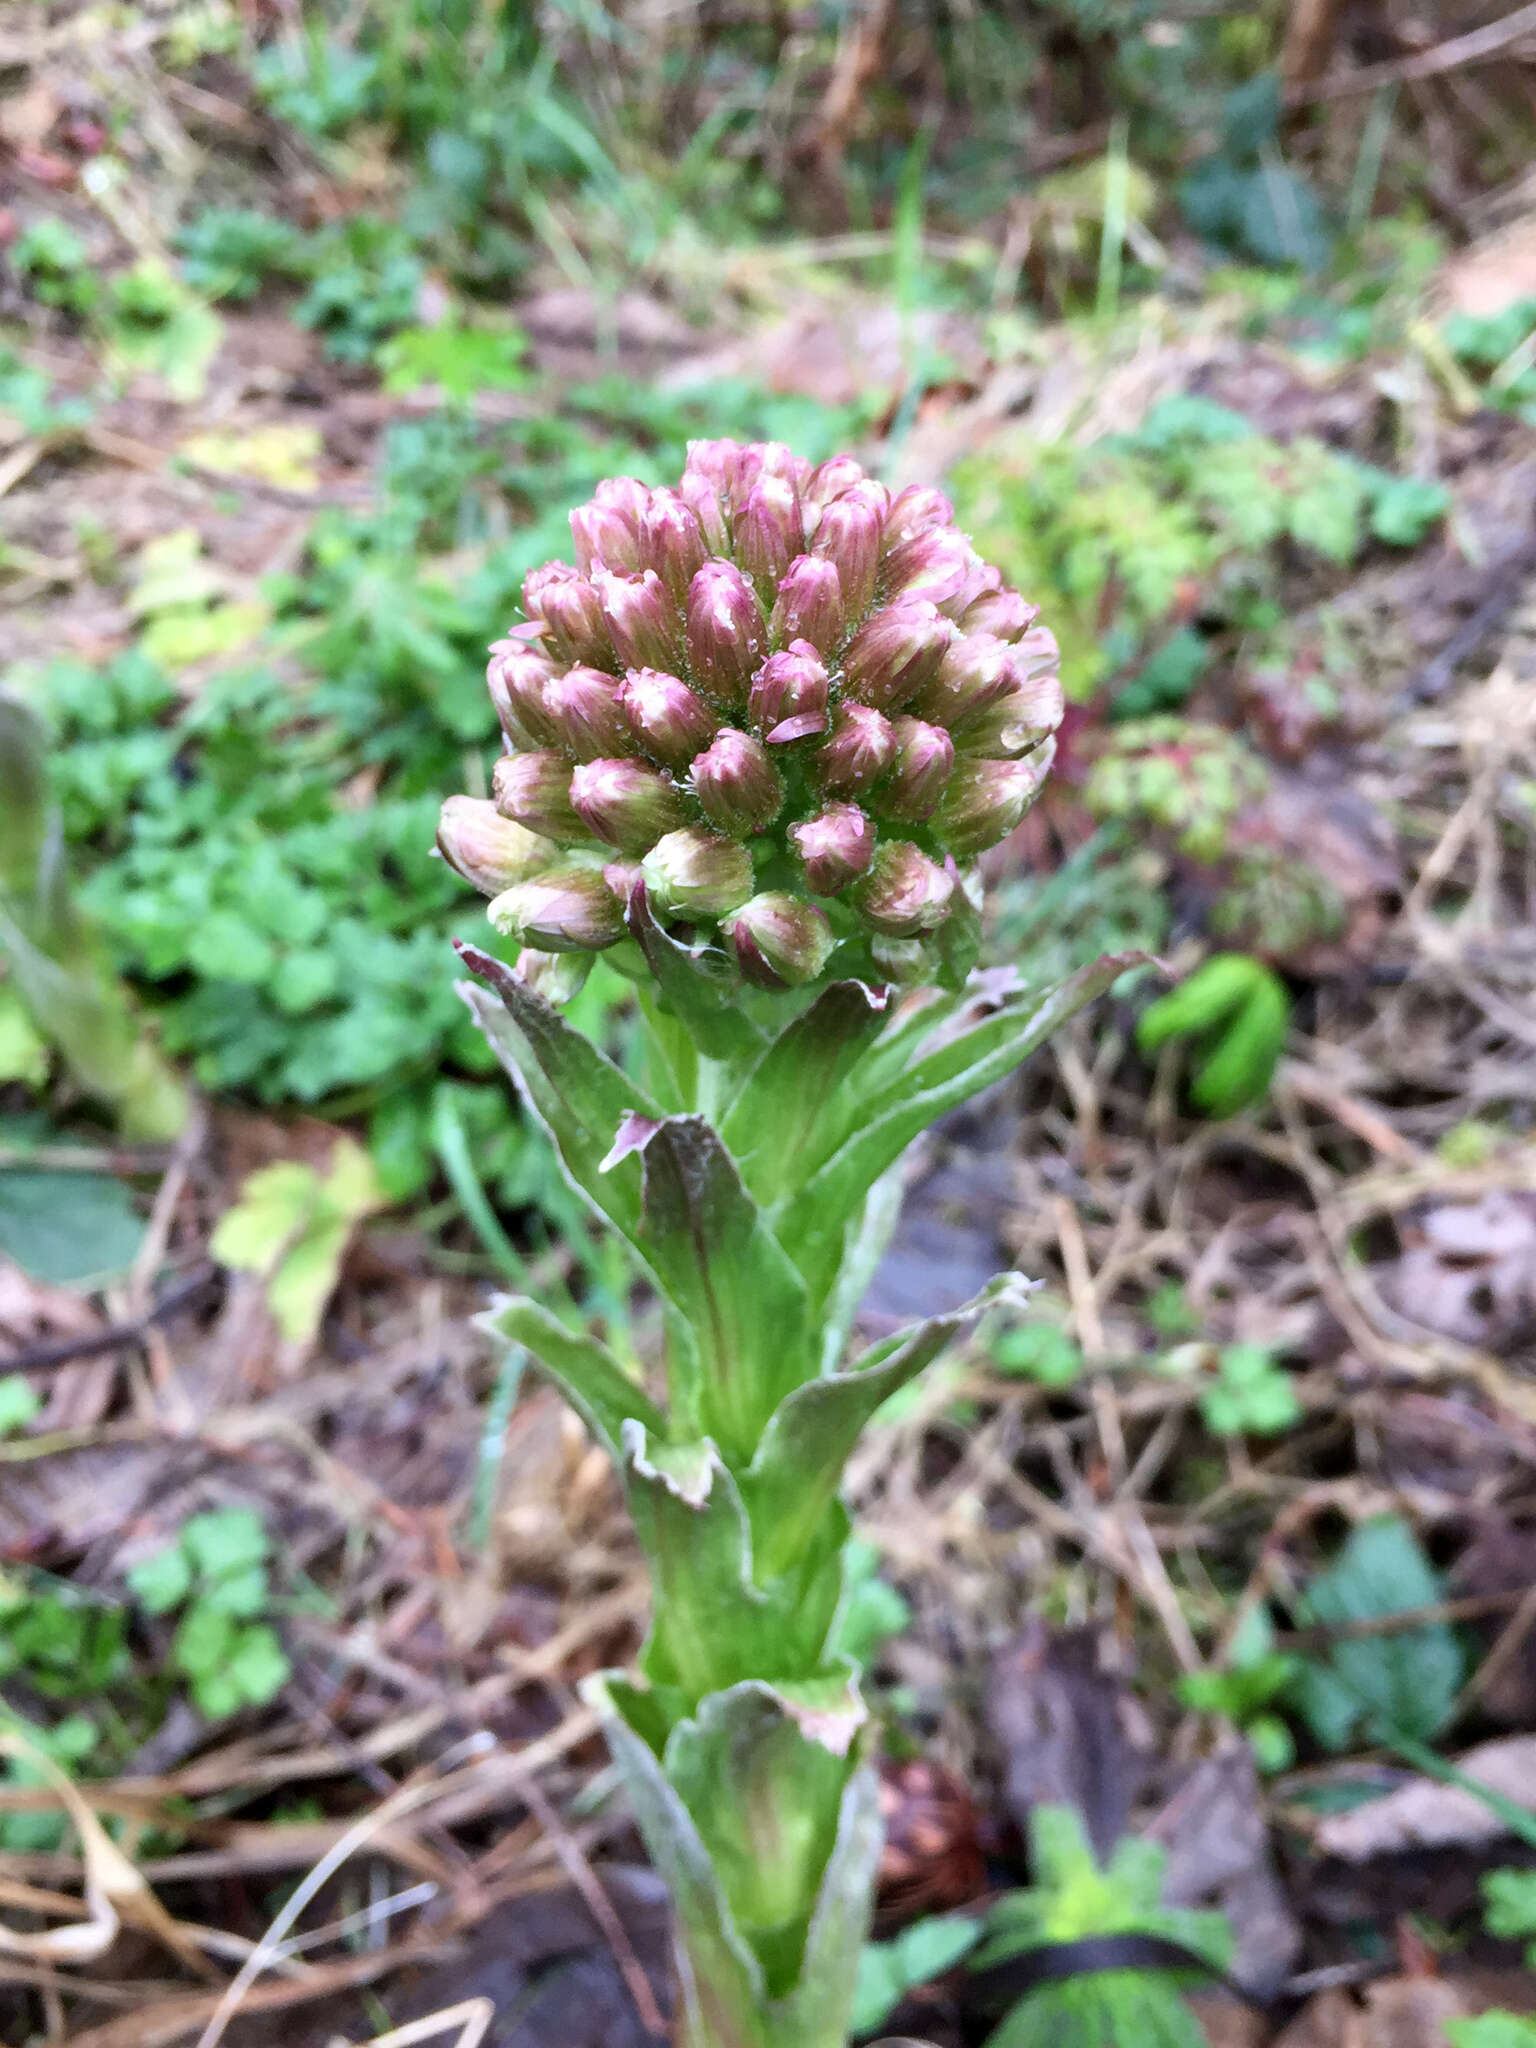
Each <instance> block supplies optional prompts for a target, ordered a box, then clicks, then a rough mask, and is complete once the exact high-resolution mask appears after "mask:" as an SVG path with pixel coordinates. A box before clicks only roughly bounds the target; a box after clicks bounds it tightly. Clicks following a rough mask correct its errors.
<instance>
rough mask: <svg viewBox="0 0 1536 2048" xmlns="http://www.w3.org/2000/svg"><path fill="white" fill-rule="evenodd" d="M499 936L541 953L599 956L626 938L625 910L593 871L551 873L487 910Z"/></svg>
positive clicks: (507, 893)
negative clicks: (616, 942) (591, 954)
mask: <svg viewBox="0 0 1536 2048" xmlns="http://www.w3.org/2000/svg"><path fill="white" fill-rule="evenodd" d="M485 914H486V916H487V917H488V918H489V919H490V921H491V923H492V924H493V925H494V926H495V927H496V929H497V931H499V932H501V933H503V934H504V935H505V936H506V937H508V938H515V939H517V940H519V941H520V942H521V943H522V944H523V945H525V946H532V947H534V948H536V950H537V951H539V952H541V953H596V952H601V950H602V949H603V947H604V946H611V945H612V944H613V943H614V942H615V940H617V939H621V938H623V936H624V909H623V906H622V904H620V902H619V901H618V899H617V897H615V895H614V894H613V892H612V890H611V889H610V888H609V887H608V885H607V883H606V882H605V881H604V880H603V878H602V876H601V875H600V874H599V873H598V872H597V870H596V869H595V868H583V867H564V868H551V869H549V871H548V872H547V873H545V874H542V875H539V876H536V877H535V878H534V879H533V880H532V881H528V882H518V883H517V884H516V885H515V886H514V887H513V888H511V889H506V890H504V891H503V892H502V894H501V895H500V896H498V897H496V899H495V900H494V902H492V903H489V904H487V906H486V912H485Z"/></svg>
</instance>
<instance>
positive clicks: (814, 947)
mask: <svg viewBox="0 0 1536 2048" xmlns="http://www.w3.org/2000/svg"><path fill="white" fill-rule="evenodd" d="M721 927H722V929H723V930H724V932H725V934H726V936H727V937H728V938H729V939H730V942H731V949H732V951H733V952H734V953H735V955H736V961H737V964H738V966H739V967H740V968H741V971H742V973H743V974H744V975H745V976H746V978H747V980H748V981H750V982H752V983H754V984H755V985H756V986H757V987H758V988H801V987H803V986H804V985H805V983H806V982H808V981H814V980H815V979H816V977H817V975H818V974H820V972H821V970H822V969H823V967H825V966H826V964H827V960H828V957H829V956H830V954H831V951H832V947H833V943H834V941H833V938H832V927H831V925H829V924H828V922H827V919H826V915H825V913H824V912H823V911H820V910H818V909H817V908H816V906H815V904H814V903H807V902H805V900H804V899H803V898H802V897H799V896H788V895H784V894H782V893H781V892H778V891H769V892H768V893H766V894H764V895H761V896H751V897H749V898H748V899H747V901H746V902H745V903H743V904H742V906H741V908H740V909H739V910H736V911H732V912H731V914H730V915H729V916H728V917H725V918H723V919H722V920H721Z"/></svg>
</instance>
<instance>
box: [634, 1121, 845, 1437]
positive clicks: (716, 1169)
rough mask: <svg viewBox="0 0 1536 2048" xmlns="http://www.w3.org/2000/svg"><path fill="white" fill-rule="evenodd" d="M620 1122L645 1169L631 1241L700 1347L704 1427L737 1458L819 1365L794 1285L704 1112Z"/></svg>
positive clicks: (799, 1287)
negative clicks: (635, 1235) (638, 1219)
mask: <svg viewBox="0 0 1536 2048" xmlns="http://www.w3.org/2000/svg"><path fill="white" fill-rule="evenodd" d="M629 1128H630V1130H631V1132H632V1133H633V1135H632V1137H631V1138H630V1139H629V1140H628V1142H630V1143H632V1144H633V1147H634V1149H635V1150H636V1151H638V1152H639V1153H640V1155H641V1158H642V1161H643V1170H644V1178H643V1183H642V1190H643V1191H642V1210H643V1217H642V1222H641V1229H640V1244H641V1248H642V1250H643V1252H644V1253H645V1256H646V1258H647V1260H648V1261H649V1264H650V1266H651V1270H652V1271H653V1272H654V1273H655V1275H656V1277H657V1279H658V1280H659V1282H660V1283H661V1286H662V1289H663V1291H664V1292H665V1294H666V1295H667V1297H668V1299H669V1300H670V1302H671V1303H672V1306H673V1307H674V1308H675V1309H676V1310H677V1312H678V1314H679V1315H680V1316H681V1317H682V1318H683V1320H684V1321H685V1322H686V1323H687V1324H688V1325H689V1327H690V1329H691V1330H692V1332H693V1334H694V1337H695V1339H696V1341H697V1343H698V1346H699V1350H700V1355H701V1363H702V1365H703V1373H702V1377H701V1380H700V1389H699V1392H700V1400H701V1404H702V1411H703V1412H702V1420H703V1423H704V1426H705V1428H706V1429H707V1430H708V1431H709V1432H710V1434H712V1435H713V1436H714V1437H715V1438H716V1439H717V1440H718V1442H719V1443H720V1444H721V1445H722V1446H723V1448H724V1449H725V1451H726V1453H727V1455H728V1456H729V1457H732V1458H740V1459H743V1460H745V1459H746V1458H749V1457H750V1456H751V1455H752V1450H753V1447H754V1446H755V1444H756V1443H757V1439H758V1436H759V1435H760V1433H761V1431H762V1427H763V1424H764V1423H765V1422H766V1421H767V1419H768V1417H769V1416H770V1415H771V1414H772V1413H773V1411H774V1409H775V1408H776V1407H777V1406H778V1403H779V1402H780V1400H781V1399H782V1398H783V1397H784V1395H785V1394H786V1393H788V1392H789V1390H790V1388H791V1387H794V1386H797V1385H798V1384H799V1383H800V1382H801V1381H802V1380H804V1379H807V1378H809V1377H810V1375H811V1374H812V1373H814V1372H815V1371H816V1369H817V1346H816V1342H815V1335H814V1332H813V1331H812V1328H811V1325H810V1318H809V1312H808V1309H807V1304H806V1294H805V1286H804V1283H803V1282H802V1281H801V1279H800V1276H799V1274H798V1273H797V1272H796V1271H795V1268H794V1266H793V1265H792V1264H791V1262H790V1260H789V1258H788V1257H787V1256H786V1254H785V1252H784V1249H783V1247H782V1246H781V1245H780V1243H779V1241H778V1239H777V1238H776V1237H775V1236H774V1234H773V1232H772V1230H771V1229H770V1228H769V1226H768V1222H767V1219H766V1218H765V1217H764V1215H763V1212H762V1211H761V1210H760V1209H759V1208H758V1206H757V1204H756V1203H755V1202H754V1201H753V1200H752V1198H751V1196H750V1195H749V1194H748V1193H747V1191H746V1189H745V1188H744V1187H743V1186H742V1184H741V1177H740V1175H739V1174H738V1173H737V1171H736V1164H735V1161H734V1160H733V1159H732V1158H731V1155H730V1154H729V1152H727V1151H726V1149H725V1146H724V1145H723V1144H722V1143H721V1141H720V1138H719V1136H718V1134H717V1133H716V1132H715V1131H714V1130H713V1129H712V1128H711V1126H710V1125H709V1124H707V1123H706V1122H705V1121H704V1119H703V1118H702V1117H698V1116H673V1117H665V1118H662V1119H660V1120H642V1121H640V1122H637V1123H636V1124H634V1125H632V1126H630V1127H629ZM615 1149H616V1150H617V1149H618V1148H617V1147H616V1148H615Z"/></svg>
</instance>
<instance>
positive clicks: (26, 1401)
mask: <svg viewBox="0 0 1536 2048" xmlns="http://www.w3.org/2000/svg"><path fill="white" fill-rule="evenodd" d="M42 1405H43V1404H42V1400H41V1398H40V1397H39V1395H38V1393H37V1391H36V1389H35V1388H34V1387H33V1385H32V1382H31V1381H30V1380H28V1379H24V1378H23V1377H22V1375H21V1374H20V1373H19V1372H11V1373H7V1374H6V1375H5V1377H4V1378H3V1379H0V1436H14V1435H15V1433H16V1431H17V1430H18V1429H25V1428H26V1426H27V1424H28V1423H29V1422H30V1421H31V1420H32V1418H33V1417H34V1416H35V1415H37V1414H38V1413H39V1412H40V1411H41V1409H42Z"/></svg>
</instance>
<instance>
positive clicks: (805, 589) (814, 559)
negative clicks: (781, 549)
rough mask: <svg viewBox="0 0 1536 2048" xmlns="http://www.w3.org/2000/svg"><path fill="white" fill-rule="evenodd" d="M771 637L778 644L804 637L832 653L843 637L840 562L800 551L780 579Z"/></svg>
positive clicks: (769, 635) (819, 648)
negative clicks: (800, 553) (838, 565)
mask: <svg viewBox="0 0 1536 2048" xmlns="http://www.w3.org/2000/svg"><path fill="white" fill-rule="evenodd" d="M768 638H769V639H770V641H771V642H772V643H773V645H774V646H775V647H783V646H785V645H786V644H787V643H789V642H792V641H795V640H803V641H807V642H809V644H810V645H811V646H812V647H814V648H815V650H816V652H817V653H818V654H825V655H831V654H834V653H835V652H836V651H837V649H838V648H839V647H840V646H841V645H842V641H843V586H842V579H841V578H840V577H839V575H838V573H837V564H836V563H835V562H830V561H827V560H826V559H824V558H823V557H822V556H821V555H797V556H796V557H795V559H794V560H793V561H792V562H791V563H790V565H789V567H788V568H787V569H786V570H785V572H784V575H783V577H782V578H781V579H780V582H779V594H778V596H777V597H776V598H775V599H774V605H773V613H772V616H771V617H770V618H769V621H768Z"/></svg>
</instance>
